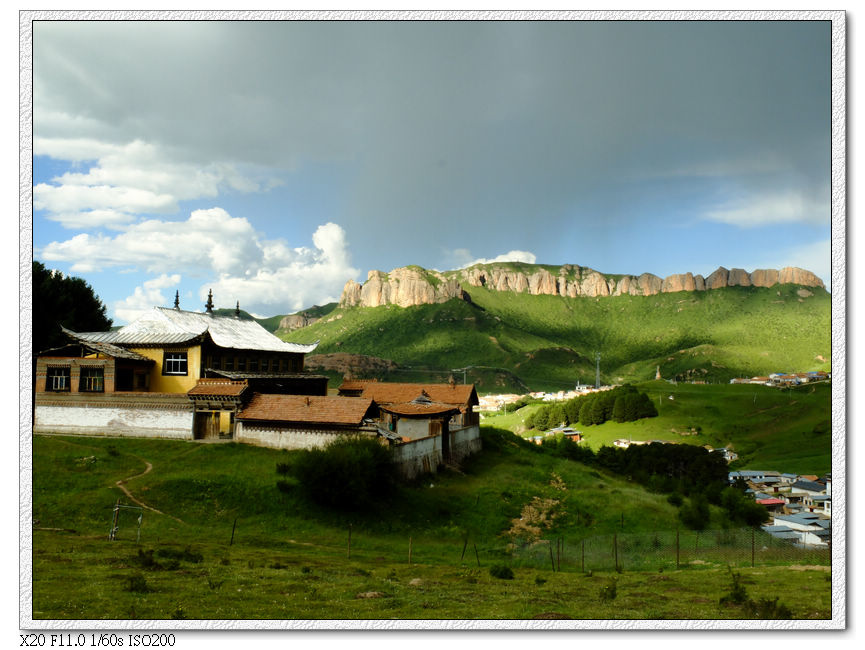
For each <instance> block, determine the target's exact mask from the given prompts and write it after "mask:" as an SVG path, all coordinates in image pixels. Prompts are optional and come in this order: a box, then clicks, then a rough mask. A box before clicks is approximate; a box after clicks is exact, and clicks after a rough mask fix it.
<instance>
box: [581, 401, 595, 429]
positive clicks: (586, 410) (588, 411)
mask: <svg viewBox="0 0 865 650" xmlns="http://www.w3.org/2000/svg"><path fill="white" fill-rule="evenodd" d="M594 403H595V400H594V397H584V398H583V403H582V404H581V405H580V424H582V425H585V426H588V425H590V424H594V422H593V421H592V405H593V404H594Z"/></svg>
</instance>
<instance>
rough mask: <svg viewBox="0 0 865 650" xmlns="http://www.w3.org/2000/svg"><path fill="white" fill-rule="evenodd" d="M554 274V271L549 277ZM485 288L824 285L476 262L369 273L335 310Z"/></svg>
mask: <svg viewBox="0 0 865 650" xmlns="http://www.w3.org/2000/svg"><path fill="white" fill-rule="evenodd" d="M553 271H555V273H553ZM464 284H465V285H467V286H469V287H484V288H486V289H490V290H493V291H510V292H514V293H528V294H530V295H552V296H556V295H558V296H564V297H568V298H578V297H586V298H600V297H607V296H621V295H630V296H652V295H657V294H660V293H676V292H680V291H709V290H713V289H720V288H724V287H736V286H739V287H751V286H754V287H765V288H769V287H773V286H775V285H783V284H798V285H801V286H802V287H818V288H822V289H825V285H824V284H823V281H822V280H821V279H820V278H818V277H817V276H816V275H815V274H814V273H812V272H811V271H807V270H805V269H801V268H798V267H794V266H788V267H784V268H782V269H780V270H778V269H756V270H754V271H752V272H750V273H748V272H747V271H745V270H744V269H740V268H733V269H727V268H725V267H723V266H720V267H718V268H717V269H716V270H715V271H713V272H712V273H711V274H709V275H708V276H707V277H705V278H704V277H703V276H702V275H699V274H697V275H694V274H692V273H690V272H688V273H676V274H672V275H669V276H667V277H665V278H661V277H659V276H656V275H654V274H652V273H643V274H641V275H639V276H634V275H620V274H604V273H600V272H599V271H596V270H594V269H591V268H588V267H581V266H579V265H576V264H563V265H561V266H554V265H543V264H527V263H521V262H498V263H493V264H476V265H474V266H470V267H468V268H465V269H459V270H455V271H445V272H441V271H435V270H428V269H424V268H422V267H420V266H415V265H411V266H405V267H399V268H396V269H393V270H391V271H390V272H388V273H384V272H382V271H379V270H372V271H370V272H369V273H368V274H367V280H366V282H364V283H362V284H361V283H358V282H356V281H355V280H349V281H348V282H346V284H345V286H344V288H343V292H342V296H341V297H340V300H339V307H342V308H349V307H379V306H382V305H396V306H399V307H411V306H415V305H424V304H436V303H443V302H446V301H448V300H451V299H453V298H459V299H461V300H464V301H467V302H471V297H470V295H469V293H468V292H467V291H466V289H465V288H464Z"/></svg>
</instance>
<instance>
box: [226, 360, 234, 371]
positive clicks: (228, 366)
mask: <svg viewBox="0 0 865 650" xmlns="http://www.w3.org/2000/svg"><path fill="white" fill-rule="evenodd" d="M225 369H226V370H234V357H225Z"/></svg>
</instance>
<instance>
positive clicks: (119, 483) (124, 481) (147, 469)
mask: <svg viewBox="0 0 865 650" xmlns="http://www.w3.org/2000/svg"><path fill="white" fill-rule="evenodd" d="M135 458H138V460H140V461H141V462H142V463H144V465H145V466H146V467H145V469H144V471H143V472H141V473H140V474H136V475H134V476H130V477H128V478H124V479H120V480H119V481H117V482H116V483H115V485H116V486H117V487H119V488H120V490H121V491H122V492H123V494H125V495H126V497H127V498H128V499H129V500H130V501H132V502H133V503H135V504H137V505H139V506H141V507H142V508H144V509H145V510H150V511H151V512H155V513H156V514H158V515H165V516H166V517H171V518H172V519H173V520H174V521H177V522H179V523H181V524H182V523H185V522H184V521H183V520H182V519H178V518H177V517H175V516H174V515H169V514H168V513H165V512H162V511H161V510H157V509H156V508H153V507H152V506H149V505H147V504H146V503H144V502H143V501H141V500H140V499H137V498H136V497H135V496H134V495H133V494H132V492H130V491H129V488H128V487H126V484H127V483H128V482H129V481H132V480H135V479H137V478H141V477H142V476H145V475H146V474H149V473H150V471H151V470H152V469H153V463H151V462H150V461H148V460H144V459H143V458H139V457H138V456H135Z"/></svg>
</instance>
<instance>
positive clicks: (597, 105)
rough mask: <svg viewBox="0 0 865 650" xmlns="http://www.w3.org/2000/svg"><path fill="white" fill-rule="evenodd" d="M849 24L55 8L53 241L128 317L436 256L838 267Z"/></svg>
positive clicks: (261, 300)
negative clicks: (840, 40) (193, 16)
mask: <svg viewBox="0 0 865 650" xmlns="http://www.w3.org/2000/svg"><path fill="white" fill-rule="evenodd" d="M830 30H831V25H830V23H828V22H812V21H705V22H704V21H682V22H677V21H640V22H627V21H608V22H593V21H563V22H554V21H538V22H524V21H500V22H480V21H472V22H469V21H466V22H462V21H451V22H437V21H423V22H413V21H404V22H375V21H370V22H334V21H326V22H325V21H306V22H280V21H272V22H243V21H235V22H222V21H209V22H197V21H122V22H113V21H99V22H88V21H44V22H37V23H35V24H34V27H33V155H34V158H33V177H34V178H33V182H34V189H33V208H34V210H33V257H34V259H37V260H39V261H41V262H42V263H44V264H45V265H46V266H48V267H50V268H54V269H58V270H60V271H62V272H64V273H67V274H72V275H76V276H79V277H83V278H84V279H85V280H87V281H88V282H89V283H90V284H91V286H92V287H93V288H94V290H95V291H96V293H97V295H98V296H99V297H100V298H101V299H102V300H103V302H104V303H105V304H106V306H107V307H108V312H109V316H110V317H111V318H113V319H114V320H115V323H117V324H122V323H126V322H129V321H130V320H132V319H134V318H135V317H136V316H137V315H139V314H140V313H142V311H143V310H146V309H149V308H150V307H152V306H154V305H163V306H171V305H173V302H174V295H175V292H176V291H177V292H179V294H180V303H181V307H182V308H184V309H190V310H202V309H203V308H204V302H205V300H206V297H207V293H208V290H212V291H213V296H214V302H215V303H216V306H217V307H234V305H235V304H236V303H237V302H239V303H240V306H241V308H242V309H245V310H247V311H250V312H252V313H253V314H256V315H259V316H270V315H275V314H286V313H292V312H295V311H298V310H300V309H303V308H306V307H310V306H312V305H314V304H324V303H327V302H331V301H335V300H338V299H339V296H340V294H341V292H342V288H343V286H344V285H345V283H346V281H348V280H355V281H359V282H362V281H363V280H365V279H366V276H367V272H368V271H370V270H372V269H378V270H383V271H388V270H391V269H393V268H397V267H400V266H405V265H408V264H417V265H420V266H423V267H426V268H432V269H438V270H450V269H456V268H461V267H463V266H466V265H469V264H471V263H474V262H477V261H490V260H507V259H514V260H521V261H527V262H537V263H543V264H566V263H569V264H578V265H581V266H587V267H590V268H593V269H596V270H599V271H601V272H604V273H617V274H618V273H628V274H633V275H639V274H641V273H644V272H649V273H654V274H655V275H658V276H660V277H664V276H666V275H670V274H673V273H686V272H692V273H695V274H697V273H700V274H702V275H704V276H707V275H708V274H709V273H711V272H712V271H714V270H715V269H716V268H718V267H719V266H725V267H726V268H744V269H745V270H747V271H752V270H755V269H759V268H782V267H784V266H798V267H801V268H805V269H808V270H810V271H813V272H814V273H816V274H817V275H818V276H819V277H820V278H821V279H822V280H823V281H824V282H825V283H826V285H827V287H828V286H829V283H830V271H831V258H830V243H831V240H830V236H831V214H830V213H831V201H830V199H831V196H830V182H831V170H830V162H831V128H830V127H831V111H832V106H831V96H830V93H831V60H832V59H831V50H830V47H831V31H830Z"/></svg>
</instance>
